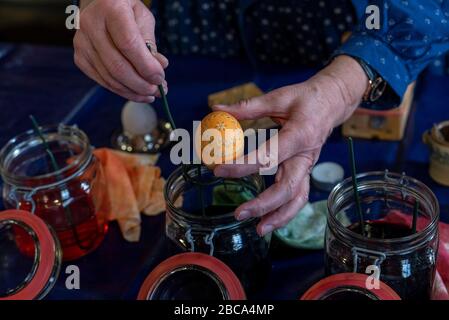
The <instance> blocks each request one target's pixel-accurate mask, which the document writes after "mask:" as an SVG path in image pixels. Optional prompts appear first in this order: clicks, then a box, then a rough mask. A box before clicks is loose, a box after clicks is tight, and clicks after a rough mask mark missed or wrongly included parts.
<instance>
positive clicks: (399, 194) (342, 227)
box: [325, 171, 439, 300]
mask: <svg viewBox="0 0 449 320" xmlns="http://www.w3.org/2000/svg"><path fill="white" fill-rule="evenodd" d="M357 179H358V186H359V187H358V188H359V196H360V203H361V208H362V213H363V221H364V230H365V231H364V232H363V234H362V231H361V228H360V222H359V221H360V220H359V216H358V213H357V209H356V205H355V201H354V191H353V187H352V180H351V178H349V179H346V180H344V181H343V182H341V183H340V184H338V185H337V186H336V187H335V188H334V190H333V191H332V193H331V194H330V196H329V200H328V211H329V215H328V224H327V229H326V239H325V242H326V244H325V250H326V253H325V263H326V273H327V274H328V275H330V274H337V273H345V272H356V273H367V274H374V276H375V277H377V278H378V279H380V280H381V281H382V282H384V283H386V284H387V285H388V286H390V287H391V288H393V290H395V291H396V292H397V294H398V295H399V296H400V297H401V298H402V299H404V300H420V299H429V298H430V294H431V291H432V287H433V282H434V277H435V271H436V257H437V250H438V220H439V206H438V202H437V199H436V197H435V195H434V194H433V193H432V191H431V190H430V189H429V188H428V187H427V186H426V185H424V184H423V183H421V182H420V181H418V180H416V179H413V178H411V177H408V176H405V175H404V174H403V175H399V174H394V173H388V171H386V172H368V173H364V174H360V175H358V178H357ZM416 201H419V202H418V204H419V205H417V208H418V210H417V211H415V203H416ZM414 211H415V212H417V219H416V221H417V224H416V226H417V227H416V231H414V229H413V226H412V225H413V212H414ZM369 266H370V267H369ZM368 267H369V268H368ZM376 269H377V270H378V273H377V274H376V271H375V270H376ZM373 272H374V273H373Z"/></svg>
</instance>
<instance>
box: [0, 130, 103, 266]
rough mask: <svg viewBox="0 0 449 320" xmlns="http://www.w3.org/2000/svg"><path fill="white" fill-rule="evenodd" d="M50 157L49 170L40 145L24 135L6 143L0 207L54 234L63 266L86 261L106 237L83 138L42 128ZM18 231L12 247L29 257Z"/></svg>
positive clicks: (99, 178) (94, 166)
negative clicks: (33, 218) (30, 216)
mask: <svg viewBox="0 0 449 320" xmlns="http://www.w3.org/2000/svg"><path fill="white" fill-rule="evenodd" d="M42 133H43V137H44V139H45V140H46V141H47V143H48V148H49V149H50V150H51V152H52V153H53V155H54V158H55V160H56V164H57V167H58V168H59V169H58V170H56V171H55V170H54V166H53V165H52V162H51V159H50V156H49V154H48V153H47V152H48V151H47V149H46V148H45V144H44V143H43V141H42V139H41V137H39V136H38V135H37V134H36V133H35V131H33V130H30V131H28V132H25V133H23V134H21V135H19V136H17V137H15V138H13V139H11V140H10V141H9V142H8V143H7V144H6V145H5V146H4V147H3V149H2V150H1V151H0V172H1V176H2V178H3V182H4V185H3V201H4V204H5V207H6V208H14V209H19V210H24V211H29V212H32V213H34V214H36V215H37V216H38V217H40V218H42V219H43V220H44V221H45V222H46V223H47V224H48V225H50V226H51V227H52V228H53V229H54V230H55V232H56V234H57V236H58V238H59V241H60V243H61V247H62V250H63V259H64V260H73V259H77V258H79V257H82V256H84V255H86V254H87V253H89V252H91V251H92V250H94V249H95V248H96V247H98V245H99V244H100V243H101V241H102V239H103V238H104V235H105V233H106V231H107V222H106V219H105V217H106V216H105V213H104V212H102V210H101V204H102V200H103V199H102V197H103V196H102V195H103V192H102V190H104V179H103V174H102V169H101V166H100V164H99V161H98V160H97V159H96V158H95V156H94V155H93V153H92V148H91V146H90V143H89V139H88V138H87V136H86V135H85V134H84V133H83V132H82V131H81V130H79V129H78V128H76V127H71V126H66V125H59V126H49V127H43V128H42ZM26 239H28V237H26V236H25V235H24V234H23V233H22V232H20V230H17V231H16V242H17V244H18V247H19V249H20V250H21V251H23V252H25V253H27V252H28V253H29V255H32V254H33V253H34V244H33V243H32V242H30V241H27V240H26Z"/></svg>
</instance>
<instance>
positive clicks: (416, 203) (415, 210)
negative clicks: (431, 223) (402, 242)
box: [412, 199, 419, 233]
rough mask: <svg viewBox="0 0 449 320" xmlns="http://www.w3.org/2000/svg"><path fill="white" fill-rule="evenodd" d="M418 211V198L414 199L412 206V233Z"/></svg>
mask: <svg viewBox="0 0 449 320" xmlns="http://www.w3.org/2000/svg"><path fill="white" fill-rule="evenodd" d="M418 211H419V200H418V199H415V204H414V206H413V221H412V232H413V233H416V224H417V222H418Z"/></svg>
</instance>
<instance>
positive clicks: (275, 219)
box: [257, 176, 310, 236]
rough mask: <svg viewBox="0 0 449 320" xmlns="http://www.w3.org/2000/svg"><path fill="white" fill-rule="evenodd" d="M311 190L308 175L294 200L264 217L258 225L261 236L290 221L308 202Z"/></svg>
mask: <svg viewBox="0 0 449 320" xmlns="http://www.w3.org/2000/svg"><path fill="white" fill-rule="evenodd" d="M309 190H310V185H309V176H307V177H306V178H305V179H304V180H303V181H302V183H301V191H300V192H299V194H298V195H297V196H296V197H294V198H293V200H292V201H290V202H289V203H287V204H285V205H283V206H282V207H280V208H279V209H276V210H275V211H273V212H272V213H270V214H269V215H266V216H264V217H263V218H262V220H261V222H260V223H259V224H258V226H257V233H258V234H259V235H260V236H265V235H266V234H268V233H270V232H272V231H273V230H275V229H278V228H280V227H283V226H285V225H286V224H287V223H288V222H290V220H292V219H293V218H294V217H295V216H296V215H297V214H298V212H299V210H301V209H302V208H303V207H304V206H305V205H306V204H307V201H308V199H309Z"/></svg>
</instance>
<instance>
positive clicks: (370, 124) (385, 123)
mask: <svg viewBox="0 0 449 320" xmlns="http://www.w3.org/2000/svg"><path fill="white" fill-rule="evenodd" d="M414 88H415V83H412V84H410V85H409V86H408V88H407V91H406V93H405V95H404V98H403V99H402V103H401V105H400V106H399V107H397V108H394V109H391V110H386V111H376V110H369V109H364V108H358V109H357V110H356V111H355V112H354V114H353V115H352V116H351V117H350V118H349V119H348V120H347V121H346V122H345V123H344V124H343V128H342V130H343V135H344V136H346V137H354V138H365V139H380V140H389V141H398V140H401V139H402V138H403V137H404V131H405V127H406V125H407V120H408V116H409V114H410V110H411V106H412V103H413V93H414Z"/></svg>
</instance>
